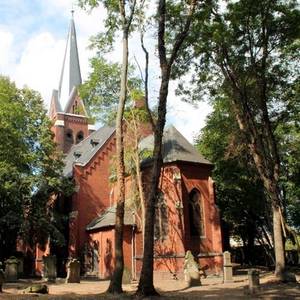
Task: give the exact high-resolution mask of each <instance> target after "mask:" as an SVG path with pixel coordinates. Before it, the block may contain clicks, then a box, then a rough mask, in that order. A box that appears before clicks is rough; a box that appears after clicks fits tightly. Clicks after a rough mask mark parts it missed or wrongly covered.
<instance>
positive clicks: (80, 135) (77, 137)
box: [76, 131, 84, 144]
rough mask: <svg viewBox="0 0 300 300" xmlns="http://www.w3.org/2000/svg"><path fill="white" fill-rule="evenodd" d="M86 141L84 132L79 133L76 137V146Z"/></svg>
mask: <svg viewBox="0 0 300 300" xmlns="http://www.w3.org/2000/svg"><path fill="white" fill-rule="evenodd" d="M83 139H84V134H83V132H82V131H79V132H78V133H77V136H76V144H78V143H80V142H81V141H82V140H83Z"/></svg>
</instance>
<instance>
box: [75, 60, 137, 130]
mask: <svg viewBox="0 0 300 300" xmlns="http://www.w3.org/2000/svg"><path fill="white" fill-rule="evenodd" d="M90 66H91V69H92V71H91V72H90V73H89V76H88V79H87V80H86V81H85V82H84V83H83V84H82V85H81V86H80V88H79V89H80V96H81V98H82V99H84V102H85V105H86V107H87V108H88V109H89V113H90V115H91V116H92V117H94V118H95V119H96V120H98V121H100V122H101V123H103V124H107V125H110V126H111V125H113V124H115V122H116V111H117V107H118V102H119V92H120V84H121V67H122V66H121V65H120V64H118V63H111V62H109V61H107V60H106V59H105V58H104V57H103V56H101V55H100V54H99V55H96V56H95V57H93V58H92V59H91V61H90ZM134 71H135V70H134V68H133V66H129V68H128V83H127V86H128V89H129V90H131V91H134V90H138V89H140V88H141V80H140V79H139V78H137V77H136V76H134ZM128 100H129V101H130V100H131V93H128ZM126 106H127V105H126Z"/></svg>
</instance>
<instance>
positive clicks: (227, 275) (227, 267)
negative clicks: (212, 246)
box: [223, 251, 233, 283]
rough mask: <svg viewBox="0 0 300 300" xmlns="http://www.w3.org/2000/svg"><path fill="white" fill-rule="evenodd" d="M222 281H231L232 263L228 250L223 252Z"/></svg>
mask: <svg viewBox="0 0 300 300" xmlns="http://www.w3.org/2000/svg"><path fill="white" fill-rule="evenodd" d="M223 265H224V267H223V271H224V273H223V282H224V283H230V282H233V276H232V263H231V254H230V252H229V251H225V252H224V253H223Z"/></svg>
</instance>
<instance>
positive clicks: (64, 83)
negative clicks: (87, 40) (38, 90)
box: [58, 9, 82, 110]
mask: <svg viewBox="0 0 300 300" xmlns="http://www.w3.org/2000/svg"><path fill="white" fill-rule="evenodd" d="M71 14H72V17H71V21H70V27H69V33H68V39H67V44H66V50H65V55H64V60H63V65H62V71H61V76H60V81H59V87H58V99H59V102H60V104H61V106H62V109H63V110H65V108H66V105H67V102H68V100H69V97H70V94H71V92H72V90H73V88H74V87H75V88H76V87H78V86H79V85H80V84H81V83H82V80H81V73H80V65H79V56H78V48H77V39H76V30H75V23H74V18H73V14H74V10H73V9H72V11H71Z"/></svg>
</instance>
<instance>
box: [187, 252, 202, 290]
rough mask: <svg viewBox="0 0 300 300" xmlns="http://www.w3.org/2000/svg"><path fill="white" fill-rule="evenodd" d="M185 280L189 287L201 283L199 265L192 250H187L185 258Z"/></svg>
mask: <svg viewBox="0 0 300 300" xmlns="http://www.w3.org/2000/svg"><path fill="white" fill-rule="evenodd" d="M184 280H185V282H186V283H187V286H188V287H191V286H199V285H201V281H200V273H199V265H198V264H197V263H196V262H195V259H194V256H193V254H192V252H191V251H190V250H188V251H187V252H186V255H185V259H184Z"/></svg>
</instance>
